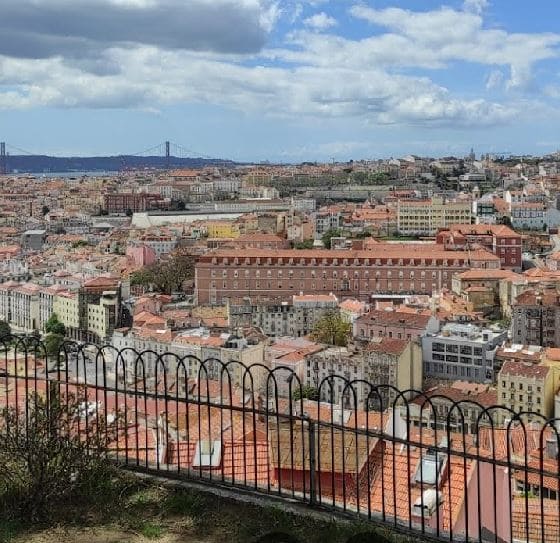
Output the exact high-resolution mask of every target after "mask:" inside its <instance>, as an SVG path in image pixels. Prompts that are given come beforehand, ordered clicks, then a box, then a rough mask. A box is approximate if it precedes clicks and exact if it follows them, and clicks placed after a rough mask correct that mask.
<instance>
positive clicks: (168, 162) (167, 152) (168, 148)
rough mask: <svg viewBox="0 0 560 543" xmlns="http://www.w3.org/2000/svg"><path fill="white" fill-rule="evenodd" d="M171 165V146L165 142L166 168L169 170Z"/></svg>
mask: <svg viewBox="0 0 560 543" xmlns="http://www.w3.org/2000/svg"><path fill="white" fill-rule="evenodd" d="M170 165H171V144H170V143H169V142H168V141H166V142H165V167H166V168H167V169H168V170H169V167H170Z"/></svg>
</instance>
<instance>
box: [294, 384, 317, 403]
mask: <svg viewBox="0 0 560 543" xmlns="http://www.w3.org/2000/svg"><path fill="white" fill-rule="evenodd" d="M302 398H303V399H306V400H315V401H317V400H318V399H319V391H318V390H317V389H316V388H315V387H312V386H310V385H305V386H302V387H301V388H299V387H298V388H296V390H294V392H293V393H292V399H293V400H301V399H302Z"/></svg>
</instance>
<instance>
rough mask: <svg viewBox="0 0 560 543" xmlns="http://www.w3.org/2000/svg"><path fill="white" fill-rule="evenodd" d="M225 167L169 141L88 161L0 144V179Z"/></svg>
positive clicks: (210, 158) (214, 159) (227, 161)
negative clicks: (21, 175) (5, 176)
mask: <svg viewBox="0 0 560 543" xmlns="http://www.w3.org/2000/svg"><path fill="white" fill-rule="evenodd" d="M226 163H230V164H231V163H232V162H231V161H229V160H224V159H217V158H215V157H211V156H209V155H207V154H205V153H201V152H198V151H195V150H193V149H188V148H187V147H185V146H183V145H179V144H177V143H173V142H171V141H164V142H162V143H159V144H157V145H153V146H151V147H149V148H147V149H144V150H142V151H139V152H135V153H126V154H117V155H110V156H90V157H61V156H49V155H46V154H42V153H36V152H32V151H28V150H25V149H22V148H20V147H17V146H15V145H12V144H8V143H6V142H0V175H2V174H8V173H12V172H18V171H22V172H23V171H34V172H41V171H61V172H62V171H88V170H106V171H126V170H135V169H143V168H154V169H171V168H178V167H185V166H190V167H196V166H202V165H210V164H222V165H223V164H226Z"/></svg>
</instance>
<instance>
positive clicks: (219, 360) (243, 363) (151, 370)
mask: <svg viewBox="0 0 560 543" xmlns="http://www.w3.org/2000/svg"><path fill="white" fill-rule="evenodd" d="M111 344H112V345H113V347H115V348H116V349H118V350H121V351H122V350H123V349H125V351H124V352H123V358H124V363H125V365H126V367H127V374H128V375H129V379H133V376H134V375H135V373H136V374H138V373H139V372H140V371H142V370H139V369H138V368H137V366H136V364H137V356H136V355H135V354H134V351H137V352H141V353H143V355H142V361H143V365H144V370H145V372H146V378H147V379H153V378H154V377H155V375H156V371H157V372H158V375H161V374H162V372H163V368H164V367H165V370H166V371H167V375H168V379H169V382H172V381H174V380H175V378H176V377H177V376H178V377H179V380H180V381H181V382H182V385H183V387H184V386H185V379H192V380H193V381H196V380H197V379H202V380H206V379H214V380H223V381H224V382H227V376H225V375H223V374H222V371H223V369H224V367H225V364H228V372H229V375H230V377H231V379H232V384H233V385H238V386H239V385H243V382H244V379H245V383H247V382H249V381H251V377H249V375H248V373H247V371H246V370H247V368H250V367H252V366H255V369H254V371H252V372H251V376H252V377H253V381H252V383H253V386H254V390H258V389H259V388H262V386H263V383H262V382H260V376H261V373H262V364H263V361H264V343H262V342H259V341H257V340H254V339H253V338H247V339H246V338H243V337H239V336H237V335H234V334H222V335H220V336H214V335H211V334H210V331H209V330H208V329H206V328H193V329H189V330H185V331H184V332H181V333H179V334H175V333H173V332H171V331H170V330H168V329H160V330H149V329H146V328H122V329H118V330H115V331H114V333H113V336H112V340H111ZM126 349H132V350H130V351H126ZM166 353H171V355H167V356H165V355H166ZM180 360H182V362H179V361H180ZM158 361H159V362H158ZM200 361H207V362H206V363H205V364H204V366H203V367H201V364H200ZM235 362H236V363H235ZM158 364H159V365H158ZM257 366H258V368H257ZM156 368H157V370H156ZM179 393H185V389H184V388H183V389H181V388H179ZM203 393H204V386H201V394H203ZM225 394H227V392H225Z"/></svg>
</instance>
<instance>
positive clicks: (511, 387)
mask: <svg viewBox="0 0 560 543" xmlns="http://www.w3.org/2000/svg"><path fill="white" fill-rule="evenodd" d="M554 374H555V372H554V370H553V368H551V367H550V366H548V365H547V364H546V363H540V364H534V363H532V362H524V361H519V360H506V361H505V362H504V364H503V366H502V368H501V370H500V373H499V374H498V403H499V404H500V405H504V406H505V407H508V408H510V409H512V410H513V411H515V412H517V413H519V412H530V413H537V414H539V415H543V416H544V417H546V418H552V417H553V414H554V394H555V392H556V388H555V379H554ZM507 418H511V415H509V414H508V413H507V412H505V411H502V412H501V413H500V420H499V421H498V422H499V423H503V422H504V421H505V419H507ZM526 418H527V419H531V417H526Z"/></svg>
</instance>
